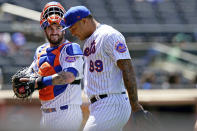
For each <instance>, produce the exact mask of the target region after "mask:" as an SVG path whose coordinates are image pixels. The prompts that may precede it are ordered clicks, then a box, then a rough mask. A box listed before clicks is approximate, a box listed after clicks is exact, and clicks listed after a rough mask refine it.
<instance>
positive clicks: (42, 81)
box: [37, 76, 52, 89]
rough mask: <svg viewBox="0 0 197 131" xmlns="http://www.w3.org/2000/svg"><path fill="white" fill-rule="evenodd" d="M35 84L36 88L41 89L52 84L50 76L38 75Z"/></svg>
mask: <svg viewBox="0 0 197 131" xmlns="http://www.w3.org/2000/svg"><path fill="white" fill-rule="evenodd" d="M37 85H38V89H42V88H44V87H46V86H49V85H52V76H46V77H38V78H37Z"/></svg>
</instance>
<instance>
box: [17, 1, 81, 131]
mask: <svg viewBox="0 0 197 131" xmlns="http://www.w3.org/2000/svg"><path fill="white" fill-rule="evenodd" d="M64 13H65V10H64V8H63V7H62V5H61V4H60V3H58V2H54V1H53V2H49V3H47V4H46V5H45V7H44V9H43V11H42V14H41V17H40V26H41V28H42V29H43V31H44V33H45V35H46V37H47V39H48V41H49V43H45V44H43V45H41V46H40V47H38V48H37V50H36V53H35V56H34V61H33V63H32V64H31V66H30V67H29V70H31V71H32V73H34V74H37V76H38V78H36V79H35V89H36V88H38V89H39V99H40V101H41V104H42V106H41V110H42V118H41V121H40V124H41V127H44V128H47V129H52V130H54V129H60V130H69V131H70V130H72V131H77V130H80V126H81V122H82V111H81V108H80V105H81V104H82V98H81V83H80V79H81V78H82V73H83V59H82V56H83V53H82V51H81V49H80V46H79V45H78V44H76V43H71V42H69V41H68V40H65V38H64V35H65V32H64V31H63V32H62V31H61V30H62V29H63V28H64V27H65V22H64V20H63V14H64ZM20 81H21V82H27V81H30V79H28V78H21V79H20ZM40 86H42V87H43V86H44V88H41V89H40V88H39V87H40Z"/></svg>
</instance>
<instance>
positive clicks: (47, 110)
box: [41, 105, 68, 113]
mask: <svg viewBox="0 0 197 131" xmlns="http://www.w3.org/2000/svg"><path fill="white" fill-rule="evenodd" d="M60 109H61V110H66V109H68V105H64V106H60ZM41 110H42V111H43V112H45V113H51V112H56V111H57V110H56V108H43V109H41Z"/></svg>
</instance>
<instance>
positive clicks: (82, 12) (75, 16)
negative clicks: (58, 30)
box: [62, 6, 91, 31]
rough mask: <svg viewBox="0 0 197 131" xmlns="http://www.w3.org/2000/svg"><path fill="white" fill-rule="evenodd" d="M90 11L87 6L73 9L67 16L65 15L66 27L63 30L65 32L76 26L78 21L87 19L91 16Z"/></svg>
mask: <svg viewBox="0 0 197 131" xmlns="http://www.w3.org/2000/svg"><path fill="white" fill-rule="evenodd" d="M90 14H91V13H90V10H89V9H88V8H86V7H85V6H74V7H71V8H70V9H69V10H68V11H67V12H66V13H65V14H64V21H65V23H66V26H65V27H64V28H63V29H62V31H63V30H65V29H67V28H69V27H71V26H72V25H74V24H75V23H76V22H77V21H80V20H81V19H83V18H85V17H87V16H88V15H90Z"/></svg>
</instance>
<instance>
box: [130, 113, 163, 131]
mask: <svg viewBox="0 0 197 131" xmlns="http://www.w3.org/2000/svg"><path fill="white" fill-rule="evenodd" d="M132 117H133V124H134V126H135V130H136V131H161V129H162V127H161V125H160V123H159V121H158V120H157V119H156V118H155V117H154V116H153V115H152V114H151V113H150V112H149V111H146V110H140V111H137V112H133V114H132Z"/></svg>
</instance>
